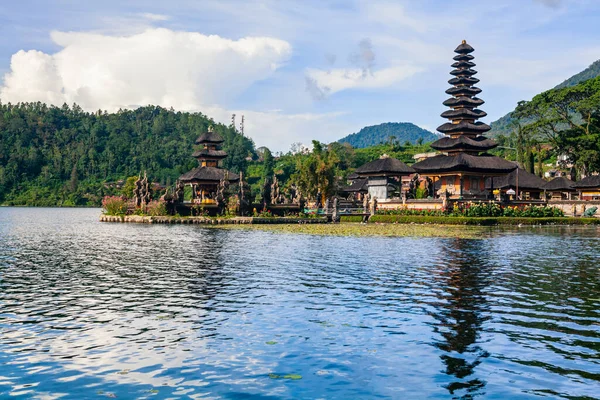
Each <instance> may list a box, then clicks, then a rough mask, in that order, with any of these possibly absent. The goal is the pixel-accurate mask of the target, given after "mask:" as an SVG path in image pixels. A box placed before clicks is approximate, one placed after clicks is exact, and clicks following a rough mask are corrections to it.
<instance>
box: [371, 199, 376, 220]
mask: <svg viewBox="0 0 600 400" xmlns="http://www.w3.org/2000/svg"><path fill="white" fill-rule="evenodd" d="M376 212H377V196H373V200H372V201H371V210H370V214H371V216H373V215H375V213H376Z"/></svg>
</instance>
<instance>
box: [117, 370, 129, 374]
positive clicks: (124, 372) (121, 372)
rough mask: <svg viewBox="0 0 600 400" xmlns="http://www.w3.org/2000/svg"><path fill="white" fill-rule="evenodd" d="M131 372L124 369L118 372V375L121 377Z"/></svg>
mask: <svg viewBox="0 0 600 400" xmlns="http://www.w3.org/2000/svg"><path fill="white" fill-rule="evenodd" d="M129 371H130V370H129V369H124V370H122V371H119V372H117V374H119V375H127V374H128V373H129Z"/></svg>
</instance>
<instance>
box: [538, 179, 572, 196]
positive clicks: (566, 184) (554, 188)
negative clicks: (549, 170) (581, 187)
mask: <svg viewBox="0 0 600 400" xmlns="http://www.w3.org/2000/svg"><path fill="white" fill-rule="evenodd" d="M543 189H544V191H545V192H546V195H548V194H549V195H550V199H551V200H571V197H572V195H573V193H576V192H577V189H575V182H573V181H572V180H570V179H568V178H566V177H564V176H559V177H556V178H554V179H552V180H551V181H550V182H546V184H545V185H544V186H543Z"/></svg>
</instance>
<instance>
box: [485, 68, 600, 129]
mask: <svg viewBox="0 0 600 400" xmlns="http://www.w3.org/2000/svg"><path fill="white" fill-rule="evenodd" d="M597 76H600V60H597V61H594V62H593V63H592V65H590V66H589V67H587V68H586V69H584V70H583V71H581V72H580V73H578V74H575V75H573V76H572V77H570V78H569V79H566V80H565V81H564V82H562V83H561V84H559V85H556V86H555V87H554V89H560V88H565V87H570V86H575V85H577V84H578V83H581V82H583V81H587V80H588V79H592V78H595V77H597ZM511 114H512V111H511V112H509V113H508V114H506V115H505V116H503V117H502V118H499V119H498V120H496V121H494V122H492V123H491V124H490V126H491V127H492V130H491V131H489V132H488V133H487V134H486V135H487V136H496V135H509V134H510V133H511V132H512V127H511V123H512V121H513V118H512V117H511Z"/></svg>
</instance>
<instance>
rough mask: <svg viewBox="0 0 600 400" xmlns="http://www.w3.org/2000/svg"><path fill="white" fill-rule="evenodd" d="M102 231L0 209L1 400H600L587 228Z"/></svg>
mask: <svg viewBox="0 0 600 400" xmlns="http://www.w3.org/2000/svg"><path fill="white" fill-rule="evenodd" d="M97 216H98V210H81V209H78V210H51V209H16V208H6V209H0V398H4V397H9V396H10V397H17V398H18V397H22V398H32V397H34V398H58V397H60V398H72V399H80V398H103V397H109V398H110V397H118V398H234V399H241V398H264V399H276V398H277V399H280V398H281V399H288V398H311V399H312V398H328V399H330V398H339V399H349V398H376V397H381V398H423V397H427V398H474V397H486V398H487V397H492V398H493V397H496V398H536V397H539V396H550V397H564V398H595V397H598V393H599V391H598V387H600V356H599V350H600V312H599V311H598V310H599V306H600V274H599V269H598V260H599V259H600V247H599V244H600V240H599V237H600V233H599V231H598V229H597V228H543V229H541V228H533V229H519V230H507V231H502V230H490V231H488V232H487V233H485V234H484V235H482V237H481V238H480V239H477V240H466V239H435V238H421V239H419V238H395V239H392V238H338V237H327V238H324V237H318V236H297V235H285V234H270V233H267V232H257V231H245V230H243V231H238V230H234V231H231V230H220V229H206V228H201V227H196V226H146V225H121V224H101V223H98V222H97ZM298 378H301V379H298Z"/></svg>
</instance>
